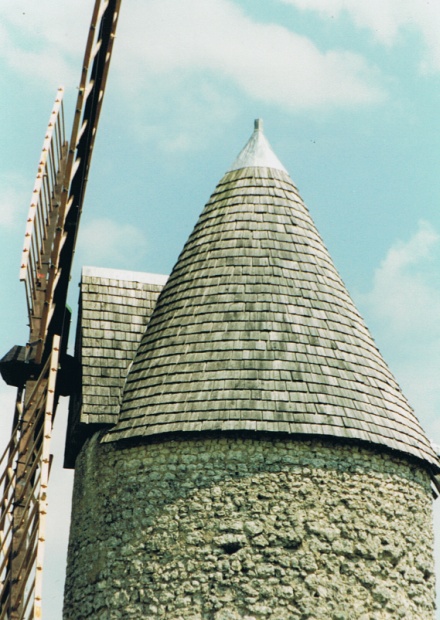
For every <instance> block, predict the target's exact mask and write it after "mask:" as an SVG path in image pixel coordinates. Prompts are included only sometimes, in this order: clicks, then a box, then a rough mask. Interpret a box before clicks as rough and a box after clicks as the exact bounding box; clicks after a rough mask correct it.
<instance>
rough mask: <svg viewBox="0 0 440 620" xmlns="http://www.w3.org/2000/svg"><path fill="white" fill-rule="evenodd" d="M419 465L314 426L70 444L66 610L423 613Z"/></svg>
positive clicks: (427, 540) (294, 618) (250, 615)
mask: <svg viewBox="0 0 440 620" xmlns="http://www.w3.org/2000/svg"><path fill="white" fill-rule="evenodd" d="M431 503H432V499H431V494H430V486H429V477H428V475H427V474H426V472H425V471H424V470H423V469H421V468H419V467H418V466H416V465H413V464H411V463H410V462H408V461H406V460H405V459H401V458H399V457H397V456H394V455H391V454H390V453H378V452H376V451H375V450H374V449H373V450H371V449H366V448H364V447H360V446H353V445H344V444H338V443H335V442H333V443H328V442H326V441H324V440H313V441H308V440H301V441H292V440H283V439H281V438H277V439H265V438H256V439H250V438H243V439H233V438H229V437H224V436H223V437H221V438H215V437H211V438H209V437H206V436H205V437H203V436H200V437H199V438H197V439H186V440H179V441H177V440H174V441H162V442H158V443H152V444H142V445H137V446H132V447H126V446H125V447H124V446H121V445H120V444H119V445H118V444H116V445H115V444H105V445H102V444H100V443H99V437H98V436H95V437H94V438H92V439H91V440H89V441H88V443H87V444H86V446H85V447H84V448H83V450H82V453H81V454H80V456H79V458H78V460H77V467H76V474H75V489H74V501H73V506H74V512H73V516H72V524H71V534H70V538H71V542H70V548H69V560H68V573H67V581H66V596H65V610H64V619H65V620H81V619H85V618H93V619H96V620H100V619H102V620H104V619H105V620H108V619H117V618H118V619H119V618H121V619H124V620H125V619H133V620H134V619H136V620H138V619H139V618H149V619H151V620H154V619H167V620H202V619H203V620H205V619H206V620H208V619H210V620H236V619H237V620H238V619H242V618H243V619H246V620H252V619H260V618H264V619H267V618H271V619H273V620H283V619H289V620H305V619H309V620H312V619H313V620H329V619H330V618H331V619H332V620H348V619H350V620H351V619H352V618H356V619H357V620H385V619H387V620H388V619H389V620H391V619H392V620H396V619H398V618H405V620H432V618H433V617H434V616H433V614H434V611H433V610H434V596H435V594H434V574H433V560H432V558H433V537H432V514H431V510H432V507H431Z"/></svg>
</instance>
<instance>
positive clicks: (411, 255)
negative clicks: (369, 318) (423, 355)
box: [368, 221, 440, 337]
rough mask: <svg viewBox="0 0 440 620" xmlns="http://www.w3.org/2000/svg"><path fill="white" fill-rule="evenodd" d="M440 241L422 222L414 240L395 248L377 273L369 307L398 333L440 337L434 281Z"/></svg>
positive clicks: (439, 299)
mask: <svg viewBox="0 0 440 620" xmlns="http://www.w3.org/2000/svg"><path fill="white" fill-rule="evenodd" d="M439 240H440V236H439V234H438V233H437V232H436V230H435V229H434V228H433V227H432V226H431V225H430V224H429V223H428V222H424V221H421V222H419V225H418V230H417V232H416V233H415V234H414V235H413V236H412V237H411V239H409V241H407V242H403V241H399V242H397V243H396V244H394V245H393V246H392V247H391V249H390V250H389V251H388V253H387V255H386V257H385V259H384V260H383V262H382V264H381V265H380V267H379V268H378V269H377V270H376V273H375V276H374V284H373V289H372V291H371V292H370V293H369V296H368V298H369V303H370V305H372V307H373V308H374V312H375V314H376V316H378V317H380V318H381V319H382V320H385V321H387V322H389V326H390V329H392V330H393V331H394V332H396V333H399V334H406V335H408V336H409V335H412V334H413V333H414V332H415V331H417V332H418V331H421V332H427V331H428V330H429V332H430V334H432V333H433V332H434V333H435V334H436V335H437V336H439V337H440V322H439V320H438V317H439V316H440V288H436V287H435V284H434V283H435V280H434V279H433V278H432V267H433V266H434V267H438V264H437V265H435V263H434V260H435V259H437V261H438V259H439Z"/></svg>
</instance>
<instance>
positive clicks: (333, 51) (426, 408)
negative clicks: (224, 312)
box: [0, 0, 440, 620]
mask: <svg viewBox="0 0 440 620" xmlns="http://www.w3.org/2000/svg"><path fill="white" fill-rule="evenodd" d="M92 8H93V2H92V1H91V0H75V1H73V0H69V1H67V0H60V1H59V2H57V3H53V2H51V1H50V0H39V2H38V3H36V2H35V1H34V0H3V2H2V3H1V6H0V111H1V123H0V136H1V145H2V148H1V150H0V158H1V159H0V164H1V165H0V253H1V264H2V265H3V269H2V273H3V279H4V280H3V282H4V284H3V286H2V293H1V315H0V316H1V319H0V345H1V351H2V354H3V352H6V351H7V350H8V349H9V348H10V347H11V346H12V345H14V344H18V343H25V341H26V338H27V331H26V318H25V298H24V290H22V286H21V284H20V283H19V282H18V268H19V262H20V253H21V247H22V243H23V234H24V226H25V218H26V215H27V210H28V204H29V200H30V194H31V191H32V187H33V182H34V177H35V173H36V167H37V162H38V158H39V153H40V149H41V145H42V142H43V137H44V132H45V128H46V124H47V120H48V118H49V114H50V110H51V107H52V103H53V99H54V96H55V93H56V89H57V88H58V86H59V85H64V87H65V89H66V96H65V103H66V125H67V131H68V133H69V132H70V127H71V122H72V118H73V117H72V110H73V105H74V102H75V98H76V87H77V84H78V82H79V77H80V68H81V62H82V55H83V50H84V46H85V41H86V36H87V31H88V25H89V20H90V16H91V12H92ZM439 30H440V4H438V3H435V2H434V1H433V0H432V1H431V2H429V1H427V0H369V2H368V3H366V2H363V1H362V0H263V1H262V2H255V0H253V1H252V0H122V10H121V17H120V23H119V27H118V36H117V39H116V42H115V47H114V54H113V60H112V67H111V71H110V77H109V83H108V88H107V92H106V96H105V102H104V107H103V113H102V119H101V123H100V127H99V132H98V138H97V143H96V148H95V152H94V157H93V163H92V170H91V175H90V180H89V186H88V191H87V196H86V203H85V205H84V212H83V218H82V222H81V228H80V232H79V242H78V246H77V253H76V257H75V267H74V273H73V278H72V285H71V289H70V305H71V306H72V307H73V308H74V309H75V307H76V304H77V293H78V288H77V283H78V281H79V273H80V267H81V266H82V265H84V264H86V265H94V266H102V267H114V268H118V269H124V268H126V269H134V270H138V271H149V272H157V273H169V271H170V269H171V268H172V266H173V264H174V262H175V260H176V258H177V255H178V253H179V251H180V249H181V248H182V245H183V243H184V241H185V240H186V238H187V236H188V234H189V233H190V231H191V229H192V227H193V225H194V224H195V221H196V218H197V216H198V214H199V213H200V211H201V209H202V207H203V205H204V204H205V202H206V201H207V199H208V198H209V196H210V194H211V192H212V191H213V189H214V187H215V185H216V183H217V182H218V180H219V179H220V178H221V177H222V175H223V174H224V172H225V170H226V169H227V168H228V167H229V165H230V164H231V162H232V161H233V160H234V159H235V156H236V155H237V153H238V152H239V151H240V149H241V148H242V146H243V145H244V143H245V142H246V141H247V139H248V137H249V135H250V134H251V132H252V128H253V120H254V118H257V117H261V118H263V119H264V125H265V133H266V136H267V137H268V139H269V141H270V143H271V145H272V147H273V149H274V151H275V152H276V154H277V155H278V157H279V158H280V160H281V161H282V162H283V164H284V166H285V167H286V168H287V170H288V171H289V172H290V175H291V176H292V178H293V180H294V182H295V183H296V184H297V186H298V187H299V190H300V192H301V194H302V197H303V198H304V200H305V202H306V204H307V205H308V207H309V209H310V211H311V214H312V217H313V218H314V220H315V222H316V224H317V226H318V229H319V230H320V232H321V234H322V236H323V238H324V241H325V242H326V244H327V246H328V248H329V250H330V253H331V254H332V256H333V259H334V261H335V263H336V266H337V267H338V269H339V271H340V273H341V275H342V277H343V279H344V281H345V282H346V284H347V286H348V288H349V290H350V292H351V294H352V296H353V298H354V300H355V302H356V303H357V305H358V307H359V309H360V311H361V313H362V314H363V316H364V318H365V320H366V322H367V324H368V326H369V327H370V329H371V331H372V333H373V336H374V337H375V339H376V341H377V343H378V345H379V348H380V349H381V351H382V353H383V355H384V357H385V359H386V361H387V362H388V364H389V365H390V367H391V369H392V370H393V372H394V373H395V375H396V376H397V379H398V381H399V383H400V385H401V386H402V388H403V391H404V392H405V394H406V395H407V397H408V398H409V400H410V402H411V404H412V405H413V407H414V408H415V410H416V413H417V414H418V416H419V418H420V420H421V421H422V424H423V425H424V427H425V429H426V431H427V433H428V435H429V436H430V438H431V439H432V440H433V441H435V442H436V443H437V444H440V414H439V411H440V382H439V380H438V374H439V369H440V322H439V316H440V211H439V205H440V175H439V172H438V170H439V163H440V152H439V135H440V132H439V129H440V115H439V114H438V110H439V102H440V101H439V100H440V90H439V88H438V83H439V75H440V37H439V36H438V32H439ZM13 398H14V391H13V390H11V389H10V388H7V387H6V386H5V385H4V384H3V385H1V386H0V404H1V406H2V409H4V411H5V414H4V415H3V416H2V421H1V422H0V424H1V430H2V436H3V435H4V436H5V437H6V435H7V433H8V432H9V415H8V412H9V411H11V410H12V401H13ZM64 417H65V407H64V406H62V407H61V408H60V410H59V414H58V420H57V425H56V435H57V438H56V442H55V448H56V451H57V453H56V460H55V467H54V470H53V486H52V494H53V496H52V511H51V515H50V523H49V538H50V540H49V542H48V548H47V558H48V570H47V573H46V584H47V586H46V590H45V595H46V607H45V612H46V613H45V617H46V618H47V620H57V619H58V618H59V617H60V611H59V609H60V599H61V594H60V593H61V590H62V581H63V561H64V560H63V553H64V551H63V547H64V545H65V538H66V531H67V527H68V511H69V509H68V503H69V495H70V487H69V485H70V481H71V472H63V471H62V470H61V460H62V457H61V455H60V451H61V450H60V445H61V443H62V434H63V418H64ZM439 512H440V508H439V506H436V522H437V528H438V529H439V531H440V518H439ZM437 558H438V560H437V563H438V564H439V566H440V551H438V552H437ZM438 618H440V615H439V616H438Z"/></svg>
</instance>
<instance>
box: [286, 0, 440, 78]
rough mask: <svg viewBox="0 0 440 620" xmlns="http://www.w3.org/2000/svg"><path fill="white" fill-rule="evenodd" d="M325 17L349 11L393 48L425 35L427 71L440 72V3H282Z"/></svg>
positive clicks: (317, 0) (397, 0)
mask: <svg viewBox="0 0 440 620" xmlns="http://www.w3.org/2000/svg"><path fill="white" fill-rule="evenodd" d="M281 1H282V2H284V3H286V4H292V5H294V6H296V7H297V8H299V9H302V10H309V11H310V10H311V11H317V12H318V13H320V14H321V15H323V16H325V17H335V16H338V15H340V14H341V13H343V12H346V13H347V14H348V15H349V16H350V17H351V18H352V20H353V21H354V23H355V24H356V25H357V26H359V27H361V28H367V29H368V30H370V31H371V32H372V34H373V36H374V38H375V39H376V40H377V41H379V42H380V43H382V44H385V45H393V44H394V43H396V41H397V40H398V38H399V36H404V34H405V33H408V32H413V33H414V32H415V33H418V34H419V35H421V36H422V38H423V41H424V45H425V56H424V58H423V60H422V62H421V68H422V70H424V71H440V37H439V31H440V3H438V2H429V1H427V0H368V2H362V1H359V0H281Z"/></svg>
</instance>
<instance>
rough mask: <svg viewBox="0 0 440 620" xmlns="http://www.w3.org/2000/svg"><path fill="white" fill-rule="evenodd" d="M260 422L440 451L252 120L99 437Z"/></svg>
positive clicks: (417, 452)
mask: <svg viewBox="0 0 440 620" xmlns="http://www.w3.org/2000/svg"><path fill="white" fill-rule="evenodd" d="M213 430H220V431H261V432H266V433H267V432H275V433H288V434H293V435H295V434H300V435H319V436H327V437H338V438H345V439H353V440H361V441H366V442H370V443H372V444H378V445H381V446H387V447H388V448H391V449H395V450H399V451H402V452H405V453H407V454H410V455H413V456H415V457H418V458H420V459H423V460H425V461H427V462H428V463H430V464H431V465H432V466H433V467H434V468H435V469H437V468H438V467H439V462H438V459H437V456H436V454H435V452H434V451H433V449H432V447H431V445H430V442H429V441H428V439H427V437H426V435H425V434H424V432H423V430H422V428H421V426H420V424H419V422H418V420H417V419H416V417H415V415H414V413H413V411H412V409H411V408H410V406H409V405H408V402H407V401H406V399H405V397H404V396H403V395H402V392H401V390H400V388H399V386H398V385H397V383H396V381H395V379H394V377H393V375H392V373H391V372H390V370H389V369H388V367H387V365H386V364H385V362H384V360H383V358H382V356H381V355H380V353H379V351H378V349H377V347H376V345H375V343H374V341H373V339H372V337H371V335H370V333H369V332H368V330H367V328H366V326H365V324H364V322H363V320H362V318H361V317H360V315H359V313H358V311H357V310H356V308H355V306H354V304H353V302H352V300H351V298H350V296H349V294H348V292H347V290H346V288H345V286H344V284H343V282H342V280H341V278H340V276H339V274H338V272H337V270H336V269H335V267H334V265H333V262H332V260H331V258H330V256H329V253H328V251H327V250H326V248H325V246H324V243H323V241H322V239H321V237H320V236H319V234H318V232H317V230H316V227H315V225H314V223H313V221H312V219H311V217H310V215H309V212H308V210H307V208H306V207H305V205H304V203H303V201H302V200H301V197H300V196H299V193H298V191H297V189H296V187H295V185H294V184H293V182H292V180H291V179H290V177H289V175H288V174H287V172H285V169H284V167H283V166H282V164H281V163H280V162H279V160H278V158H277V157H276V156H275V155H274V153H273V152H272V150H271V149H270V146H269V145H268V143H267V140H266V139H265V138H264V136H263V134H262V131H261V125H258V126H257V127H256V129H255V131H254V134H253V135H252V137H251V139H250V141H249V142H248V144H247V145H246V146H245V148H244V149H243V151H242V152H241V153H240V155H239V157H238V158H237V160H236V161H235V163H234V164H233V166H232V167H231V169H230V170H229V171H228V172H227V173H226V174H225V176H224V177H223V178H222V180H221V181H220V183H219V184H218V186H217V188H216V189H215V191H214V193H213V194H212V196H211V198H210V200H209V202H208V203H207V205H206V206H205V208H204V210H203V212H202V214H201V216H200V218H199V221H198V222H197V224H196V226H195V228H194V230H193V232H192V234H191V236H190V237H189V239H188V241H187V243H186V245H185V247H184V249H183V251H182V253H181V255H180V257H179V259H178V261H177V263H176V265H175V267H174V269H173V272H172V274H171V276H170V278H169V279H168V282H167V284H166V285H165V287H164V289H163V291H162V293H161V295H160V297H159V300H158V302H157V305H156V308H155V310H154V312H153V315H152V317H151V319H150V323H149V326H148V329H147V331H146V333H145V335H144V337H143V339H142V341H141V344H140V347H139V349H138V351H137V354H136V357H135V359H134V362H133V365H132V368H131V370H130V372H129V374H128V377H127V381H126V386H125V391H124V395H123V402H122V407H121V413H120V418H119V421H118V423H117V424H116V425H115V426H114V427H113V428H112V429H111V430H110V431H109V432H108V434H107V435H106V436H105V437H104V441H117V440H122V439H130V438H140V437H146V436H151V435H157V434H161V433H176V432H177V433H179V432H197V431H213Z"/></svg>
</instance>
